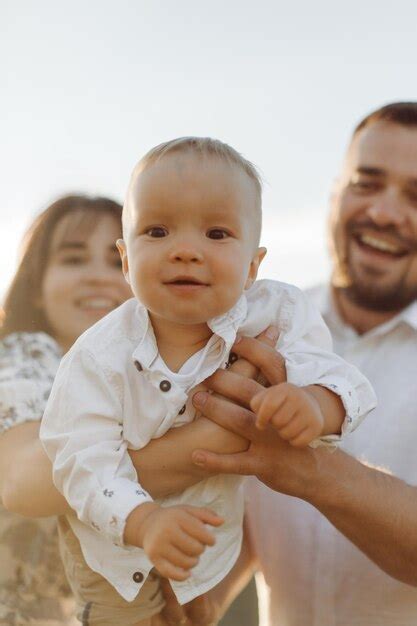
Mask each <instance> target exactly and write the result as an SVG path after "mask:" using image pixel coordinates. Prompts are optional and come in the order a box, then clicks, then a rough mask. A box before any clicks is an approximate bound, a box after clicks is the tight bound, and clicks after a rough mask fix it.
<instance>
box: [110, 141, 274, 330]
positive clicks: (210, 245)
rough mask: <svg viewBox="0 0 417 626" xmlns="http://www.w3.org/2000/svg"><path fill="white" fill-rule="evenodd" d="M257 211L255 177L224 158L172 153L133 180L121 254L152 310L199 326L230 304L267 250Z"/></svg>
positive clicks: (141, 297) (133, 283)
mask: <svg viewBox="0 0 417 626" xmlns="http://www.w3.org/2000/svg"><path fill="white" fill-rule="evenodd" d="M259 210H260V209H259V208H257V196H256V191H255V186H254V183H253V181H252V180H251V179H250V178H249V177H248V176H247V174H246V173H245V172H244V171H241V170H240V168H238V167H237V166H235V165H229V164H228V163H226V162H225V161H224V160H223V159H220V158H217V157H211V156H198V155H196V154H195V153H193V152H185V153H173V154H168V155H165V156H164V157H162V158H161V159H160V160H159V161H157V162H156V163H154V164H152V165H150V166H148V168H147V169H145V170H144V171H142V172H141V173H140V174H139V175H138V176H137V177H136V179H134V180H133V181H132V182H131V187H130V191H129V196H128V219H127V229H126V230H127V232H126V233H125V246H124V247H123V246H122V250H121V252H122V258H123V262H124V271H125V274H126V276H127V278H128V281H129V283H130V285H131V287H132V289H133V292H134V294H135V296H136V297H137V298H138V300H139V301H140V302H142V303H143V304H144V305H145V306H146V308H147V309H148V310H149V312H150V313H151V316H155V317H158V318H160V319H163V320H166V321H169V322H171V323H174V324H175V323H176V324H187V325H189V324H201V323H203V322H207V321H208V320H209V319H211V318H213V317H216V316H218V315H221V314H223V313H225V312H226V311H227V310H228V309H230V308H231V307H232V306H233V305H234V304H235V303H236V302H237V301H238V299H239V297H240V296H241V294H242V292H243V290H244V289H245V288H247V287H249V286H250V285H251V284H252V282H253V281H254V280H255V278H256V274H257V270H258V266H259V263H260V262H261V260H262V258H263V256H264V254H265V249H263V248H257V228H258V226H257V224H258V219H257V215H258V211H259ZM126 251H127V254H126Z"/></svg>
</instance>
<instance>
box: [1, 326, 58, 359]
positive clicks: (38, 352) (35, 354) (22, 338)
mask: <svg viewBox="0 0 417 626" xmlns="http://www.w3.org/2000/svg"><path fill="white" fill-rule="evenodd" d="M13 354H15V355H16V356H22V357H26V358H28V359H35V360H36V359H39V358H41V357H42V356H44V355H50V356H51V357H56V358H59V359H60V358H61V357H62V353H61V350H60V347H59V346H58V344H57V342H56V341H55V339H53V338H52V337H51V336H50V335H47V334H46V333H44V332H32V333H30V332H16V333H11V334H10V335H6V337H4V338H3V339H2V340H0V358H2V357H7V356H11V355H13Z"/></svg>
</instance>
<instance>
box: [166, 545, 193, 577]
mask: <svg viewBox="0 0 417 626" xmlns="http://www.w3.org/2000/svg"><path fill="white" fill-rule="evenodd" d="M164 559H165V560H166V561H168V562H169V563H171V565H174V566H175V567H179V568H181V569H183V570H185V571H188V570H190V569H192V568H193V567H195V566H196V565H197V563H198V561H199V558H198V556H188V555H187V554H185V553H184V552H183V551H182V550H179V549H178V548H177V547H176V546H174V545H170V546H168V547H167V549H166V550H165V551H164Z"/></svg>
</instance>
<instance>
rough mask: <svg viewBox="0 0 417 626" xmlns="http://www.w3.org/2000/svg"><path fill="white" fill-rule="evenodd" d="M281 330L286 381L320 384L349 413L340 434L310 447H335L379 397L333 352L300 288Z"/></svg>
mask: <svg viewBox="0 0 417 626" xmlns="http://www.w3.org/2000/svg"><path fill="white" fill-rule="evenodd" d="M277 323H278V326H279V327H281V328H282V327H284V329H285V332H282V333H281V335H280V338H279V340H278V343H277V350H278V351H279V352H280V353H281V354H282V356H283V357H284V358H285V362H286V369H287V380H288V382H290V383H293V384H294V385H298V386H302V387H305V386H307V385H321V386H323V387H326V388H327V389H329V390H330V391H333V392H334V393H336V394H337V395H338V396H340V398H341V400H342V402H343V406H344V408H345V411H346V416H345V419H344V422H343V424H342V430H341V434H340V435H326V436H323V437H320V439H317V440H315V441H313V442H312V443H311V444H310V445H311V446H312V447H317V446H318V445H330V446H334V445H335V444H337V442H338V441H340V439H341V438H342V437H343V436H345V435H347V434H348V433H349V432H351V431H353V430H354V429H355V428H356V427H357V426H358V425H359V424H360V422H361V421H362V419H363V418H364V417H365V416H366V415H367V413H369V411H371V410H372V409H374V408H375V406H376V396H375V393H374V390H373V388H372V386H371V384H370V383H369V381H368V380H367V379H366V378H365V376H364V375H363V374H362V373H361V372H360V371H359V370H358V369H357V368H356V367H355V366H354V365H351V364H349V363H347V362H346V361H345V360H344V359H342V358H341V357H339V356H338V355H336V354H334V353H333V352H332V339H331V335H330V332H329V330H328V328H327V326H326V325H325V323H324V322H323V319H322V318H321V316H320V314H319V312H318V311H317V310H316V309H315V307H314V306H313V305H312V304H311V302H310V301H309V300H308V298H307V296H306V295H305V294H304V293H303V292H302V291H300V290H299V289H296V288H293V290H291V292H290V294H289V297H288V300H287V302H286V304H285V306H284V307H283V312H282V319H281V320H279V321H278V322H277Z"/></svg>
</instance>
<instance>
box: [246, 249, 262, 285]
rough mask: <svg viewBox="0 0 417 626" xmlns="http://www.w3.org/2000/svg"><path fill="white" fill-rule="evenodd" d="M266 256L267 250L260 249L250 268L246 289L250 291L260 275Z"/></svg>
mask: <svg viewBox="0 0 417 626" xmlns="http://www.w3.org/2000/svg"><path fill="white" fill-rule="evenodd" d="M265 254H266V248H258V249H257V251H256V252H255V254H254V256H253V259H252V261H251V263H250V266H249V272H248V277H247V279H246V283H245V289H249V287H251V286H252V285H253V283H254V282H255V280H256V277H257V275H258V270H259V266H260V264H261V263H262V261H263V259H264V257H265Z"/></svg>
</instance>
